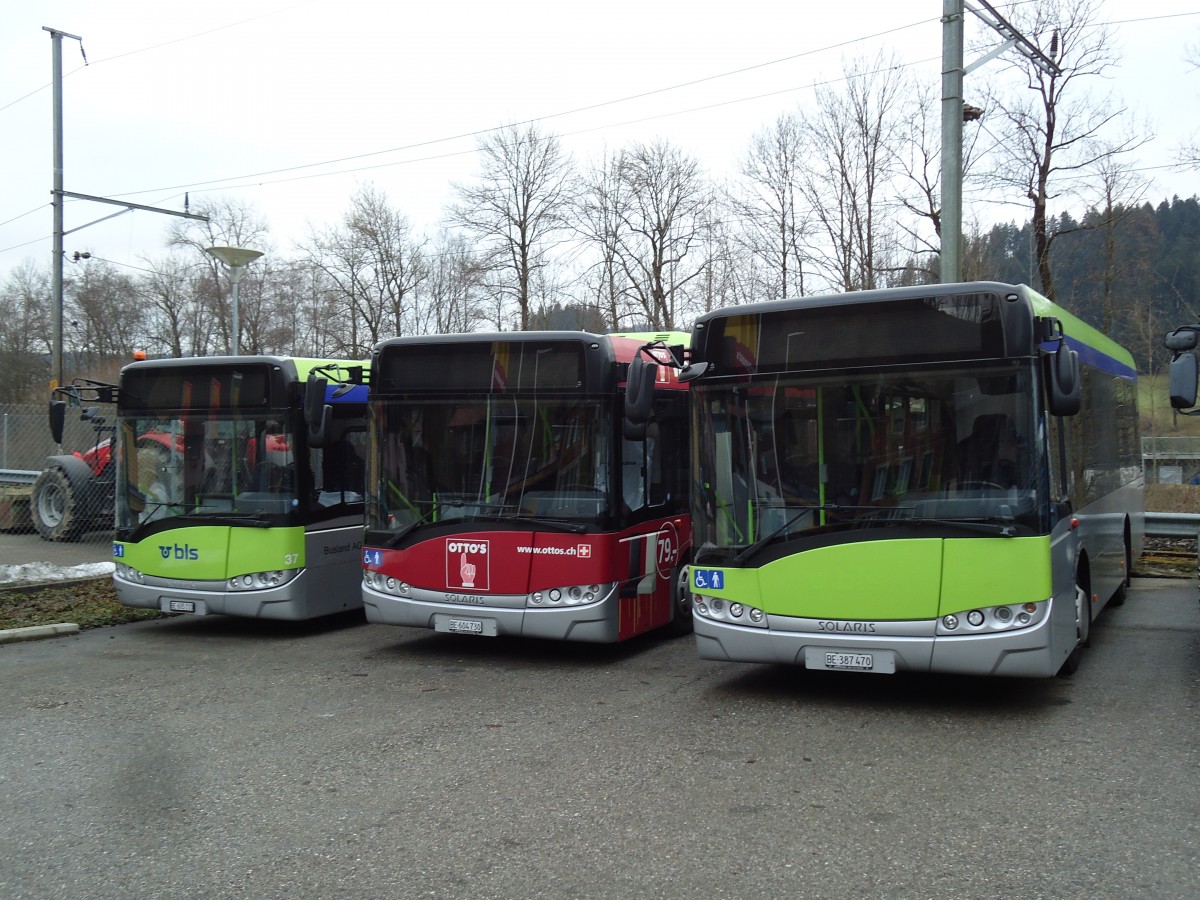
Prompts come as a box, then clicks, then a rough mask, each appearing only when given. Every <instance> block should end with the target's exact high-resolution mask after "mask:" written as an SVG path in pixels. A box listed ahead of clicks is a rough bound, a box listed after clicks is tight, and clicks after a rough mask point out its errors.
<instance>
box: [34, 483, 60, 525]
mask: <svg viewBox="0 0 1200 900" xmlns="http://www.w3.org/2000/svg"><path fill="white" fill-rule="evenodd" d="M37 507H38V516H39V517H40V518H41V520H42V521H43V522H45V523H46V525H48V526H49V527H51V528H56V527H57V526H58V525H60V524H61V523H62V520H63V514H64V510H65V509H66V499H65V497H64V496H63V491H62V488H60V487H59V486H58V485H57V484H51V485H46V486H45V487H44V488H42V490H41V491H39V492H38V504H37Z"/></svg>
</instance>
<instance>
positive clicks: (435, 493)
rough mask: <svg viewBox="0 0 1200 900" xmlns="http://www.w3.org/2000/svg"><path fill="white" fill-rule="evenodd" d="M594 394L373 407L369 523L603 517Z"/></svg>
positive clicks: (605, 502)
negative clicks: (375, 443)
mask: <svg viewBox="0 0 1200 900" xmlns="http://www.w3.org/2000/svg"><path fill="white" fill-rule="evenodd" d="M606 409H607V406H606V404H605V403H603V402H602V401H599V400H596V399H582V398H580V397H579V396H565V397H564V396H552V397H546V396H541V395H537V396H535V395H521V394H503V395H501V394H495V395H484V396H482V397H480V396H473V397H469V398H467V397H453V396H451V397H437V398H436V399H432V398H421V399H411V398H405V399H398V400H396V401H388V402H383V403H380V404H378V405H376V406H375V407H374V408H373V410H372V414H373V415H374V416H375V419H376V421H375V427H374V428H373V429H372V433H373V437H374V439H375V440H377V441H378V447H377V448H376V449H375V451H374V452H373V453H372V454H371V457H372V464H373V465H375V466H377V467H378V471H376V472H374V473H371V475H370V477H369V478H368V485H369V486H370V488H371V489H372V490H374V491H377V492H378V495H377V496H376V497H374V498H370V497H369V498H368V517H367V518H368V521H367V527H368V529H371V530H382V531H392V532H400V531H404V532H405V533H407V530H408V529H411V528H414V527H416V526H417V525H421V524H425V523H436V522H445V521H448V520H471V519H479V520H483V521H495V520H497V519H502V520H503V519H512V520H514V521H520V520H523V519H526V520H528V519H539V520H542V521H546V520H563V521H566V522H572V523H576V524H592V523H598V522H600V521H601V520H602V519H603V518H604V517H605V516H607V515H608V511H609V507H610V497H611V495H612V488H613V485H611V484H610V476H609V472H610V465H609V460H610V454H611V449H610V445H611V442H612V441H611V437H610V425H609V424H608V423H609V422H610V419H611V416H610V415H608V414H607V413H606Z"/></svg>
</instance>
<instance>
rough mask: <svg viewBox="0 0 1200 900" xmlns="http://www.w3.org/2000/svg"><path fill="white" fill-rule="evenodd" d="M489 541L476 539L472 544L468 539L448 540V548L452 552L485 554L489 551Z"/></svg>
mask: <svg viewBox="0 0 1200 900" xmlns="http://www.w3.org/2000/svg"><path fill="white" fill-rule="evenodd" d="M488 543H489V542H488V541H476V542H474V543H470V544H469V543H467V542H466V541H447V542H446V550H447V551H449V552H450V553H471V554H475V553H478V554H479V555H480V556H483V555H486V554H487V552H488Z"/></svg>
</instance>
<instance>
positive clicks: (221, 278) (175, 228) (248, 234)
mask: <svg viewBox="0 0 1200 900" xmlns="http://www.w3.org/2000/svg"><path fill="white" fill-rule="evenodd" d="M194 210H195V211H196V212H198V213H201V214H203V215H207V216H208V221H207V222H200V221H198V220H195V219H184V220H179V221H176V222H174V223H173V224H172V225H171V228H170V238H169V239H168V242H167V245H168V247H172V248H180V249H184V250H190V251H191V252H192V253H194V254H195V258H196V260H197V262H198V264H199V265H200V266H202V267H203V269H204V270H205V271H206V272H207V275H208V279H207V282H208V283H207V285H206V286H202V287H204V290H203V293H197V299H198V300H200V301H201V302H207V303H208V304H209V306H210V308H211V309H212V311H213V314H214V316H213V319H214V323H215V325H216V329H215V333H212V334H210V335H205V336H204V337H205V339H204V340H197V348H196V350H197V353H198V354H200V353H211V352H218V353H219V352H224V351H225V350H226V349H228V348H230V347H232V346H233V340H232V327H233V315H232V309H231V303H232V290H231V288H225V289H224V290H221V288H220V285H221V284H222V283H225V282H228V279H229V273H228V272H227V271H225V267H224V266H222V265H221V263H219V262H218V261H217V260H216V259H214V258H213V257H212V256H210V255H209V254H208V253H207V252H205V251H206V250H207V248H209V247H250V248H253V249H256V250H262V251H263V252H266V253H269V252H270V251H271V250H272V249H273V248H272V245H271V243H270V239H269V229H268V226H267V223H266V220H264V219H263V218H262V216H261V215H260V214H259V212H258V211H257V210H256V209H255V208H254V207H253V206H252V205H251V204H249V203H245V202H243V201H240V200H235V199H232V198H228V197H223V198H220V197H219V198H215V199H211V200H202V201H201V202H199V203H197V204H195V206H194ZM261 271H262V266H261V265H258V264H256V265H253V266H249V267H247V269H246V271H245V273H244V274H243V276H242V282H241V287H240V290H239V292H238V300H239V308H238V330H239V332H240V331H245V332H246V333H247V334H248V335H254V334H255V333H256V332H257V331H258V330H259V329H260V328H261V326H262V324H263V319H264V316H265V315H266V313H265V312H264V310H263V309H262V308H261V304H260V302H259V301H260V300H261V297H262V291H261V290H256V288H255V285H254V282H255V281H256V280H257V279H258V278H260V277H261V275H260V273H261ZM195 318H196V319H197V320H200V319H207V318H208V317H207V316H196V317H195ZM195 324H196V325H197V326H199V325H200V324H201V322H200V321H196V322H195ZM250 352H253V351H250Z"/></svg>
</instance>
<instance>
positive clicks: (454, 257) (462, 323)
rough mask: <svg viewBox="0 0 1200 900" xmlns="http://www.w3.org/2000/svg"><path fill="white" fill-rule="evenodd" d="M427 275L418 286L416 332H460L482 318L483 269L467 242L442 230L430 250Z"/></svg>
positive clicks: (469, 329) (465, 330)
mask: <svg viewBox="0 0 1200 900" xmlns="http://www.w3.org/2000/svg"><path fill="white" fill-rule="evenodd" d="M428 259H429V277H428V278H427V279H426V280H425V282H424V283H423V284H422V286H421V303H420V305H419V307H420V317H419V319H418V321H417V322H416V327H415V329H414V333H416V334H461V333H465V332H469V331H471V330H473V329H474V328H475V326H476V324H477V323H478V322H479V321H480V320H481V319H482V318H483V316H484V312H483V309H482V306H483V296H482V295H483V290H484V287H483V269H482V266H481V265H480V262H479V258H478V256H477V255H476V254H475V253H474V250H473V248H472V246H471V244H470V242H469V241H468V240H467V239H466V238H465V237H463V236H462V235H459V234H452V233H450V232H445V231H443V232H441V233H440V234H439V235H438V236H437V238H436V240H435V242H434V244H433V246H432V249H431V250H430V253H429V256H428Z"/></svg>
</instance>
